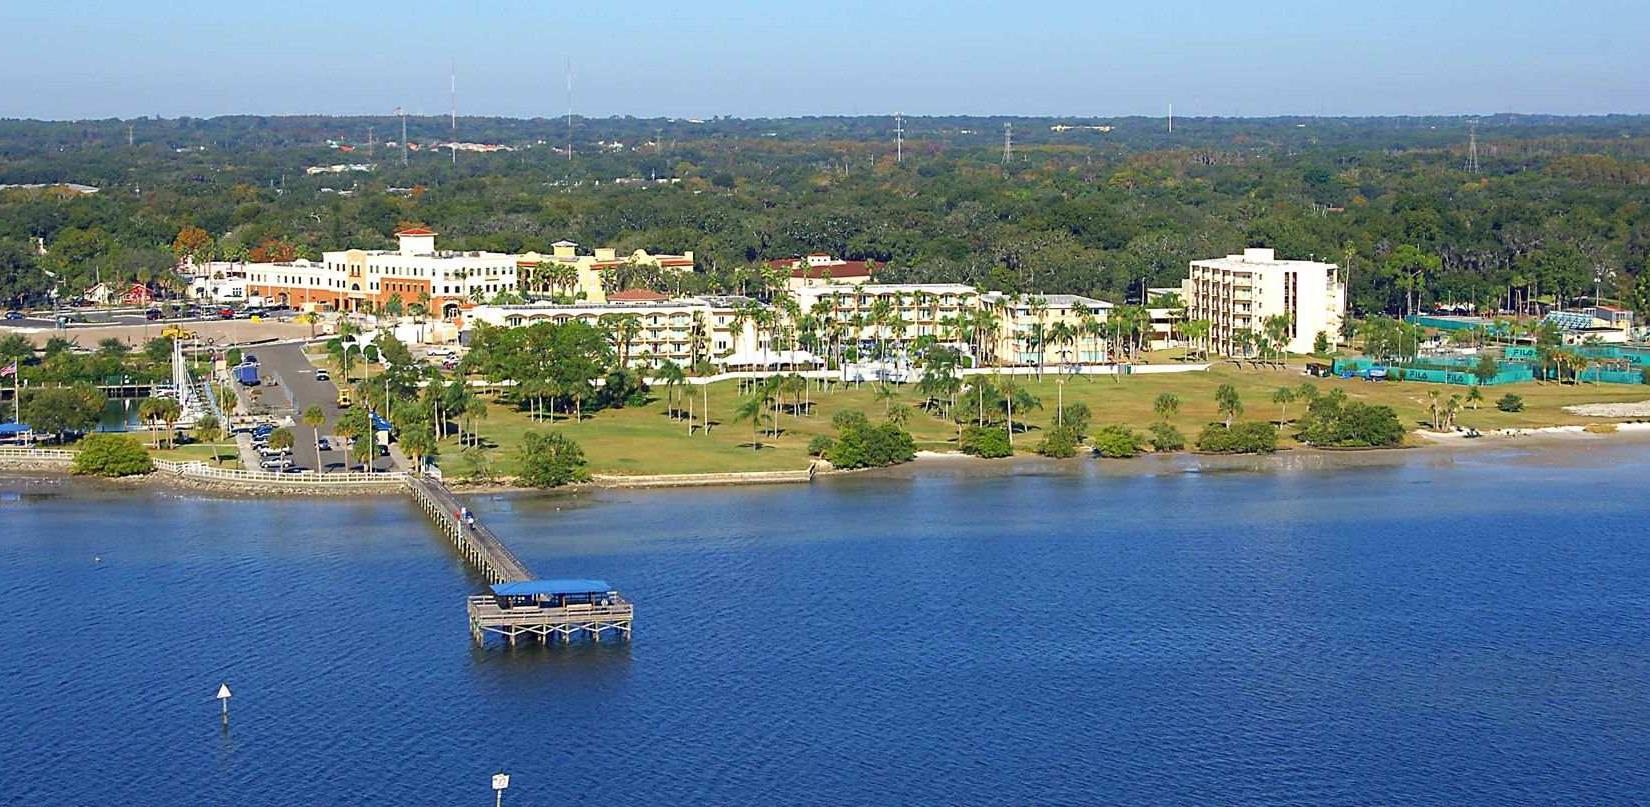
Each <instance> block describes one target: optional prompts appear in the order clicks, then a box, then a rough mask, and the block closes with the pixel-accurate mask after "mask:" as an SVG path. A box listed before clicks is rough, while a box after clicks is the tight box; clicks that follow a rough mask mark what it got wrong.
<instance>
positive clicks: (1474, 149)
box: [1467, 120, 1478, 174]
mask: <svg viewBox="0 0 1650 807" xmlns="http://www.w3.org/2000/svg"><path fill="white" fill-rule="evenodd" d="M1467 173H1470V174H1476V173H1478V121H1476V120H1475V121H1471V122H1469V123H1468V124H1467Z"/></svg>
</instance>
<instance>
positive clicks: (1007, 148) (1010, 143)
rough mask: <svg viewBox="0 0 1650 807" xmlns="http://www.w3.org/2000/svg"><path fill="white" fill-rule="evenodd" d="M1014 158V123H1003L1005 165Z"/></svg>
mask: <svg viewBox="0 0 1650 807" xmlns="http://www.w3.org/2000/svg"><path fill="white" fill-rule="evenodd" d="M1013 159H1014V124H1012V123H1005V124H1003V165H1008V163H1009V162H1010V161H1011V160H1013Z"/></svg>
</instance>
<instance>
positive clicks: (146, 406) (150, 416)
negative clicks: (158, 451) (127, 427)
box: [138, 398, 165, 448]
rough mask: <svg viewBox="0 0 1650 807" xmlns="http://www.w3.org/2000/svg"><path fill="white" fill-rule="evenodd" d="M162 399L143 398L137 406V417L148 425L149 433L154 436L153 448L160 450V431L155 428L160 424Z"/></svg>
mask: <svg viewBox="0 0 1650 807" xmlns="http://www.w3.org/2000/svg"><path fill="white" fill-rule="evenodd" d="M164 400H165V399H164V398H145V399H143V403H140V404H138V417H139V418H140V419H142V420H143V422H145V423H147V424H149V431H150V432H152V433H153V434H154V438H155V448H160V430H159V429H157V428H156V426H157V425H158V424H159V423H160V408H161V402H162V401H164Z"/></svg>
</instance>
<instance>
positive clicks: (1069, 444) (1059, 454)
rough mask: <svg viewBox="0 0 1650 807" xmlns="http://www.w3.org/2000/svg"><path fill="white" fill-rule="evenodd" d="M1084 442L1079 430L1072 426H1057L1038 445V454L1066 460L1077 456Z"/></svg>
mask: <svg viewBox="0 0 1650 807" xmlns="http://www.w3.org/2000/svg"><path fill="white" fill-rule="evenodd" d="M1080 442H1082V438H1081V437H1079V436H1078V433H1077V429H1076V428H1075V427H1073V426H1072V425H1071V424H1069V423H1068V424H1066V425H1064V426H1055V427H1054V428H1052V429H1049V430H1048V431H1047V432H1046V433H1044V435H1043V441H1042V442H1040V443H1038V444H1037V453H1038V454H1041V455H1043V456H1045V457H1055V458H1057V459H1066V458H1068V457H1075V456H1077V445H1078V443H1080Z"/></svg>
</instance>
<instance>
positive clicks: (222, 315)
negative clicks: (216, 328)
mask: <svg viewBox="0 0 1650 807" xmlns="http://www.w3.org/2000/svg"><path fill="white" fill-rule="evenodd" d="M234 318H235V309H233V308H230V307H229V306H224V307H223V308H220V309H218V319H234Z"/></svg>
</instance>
